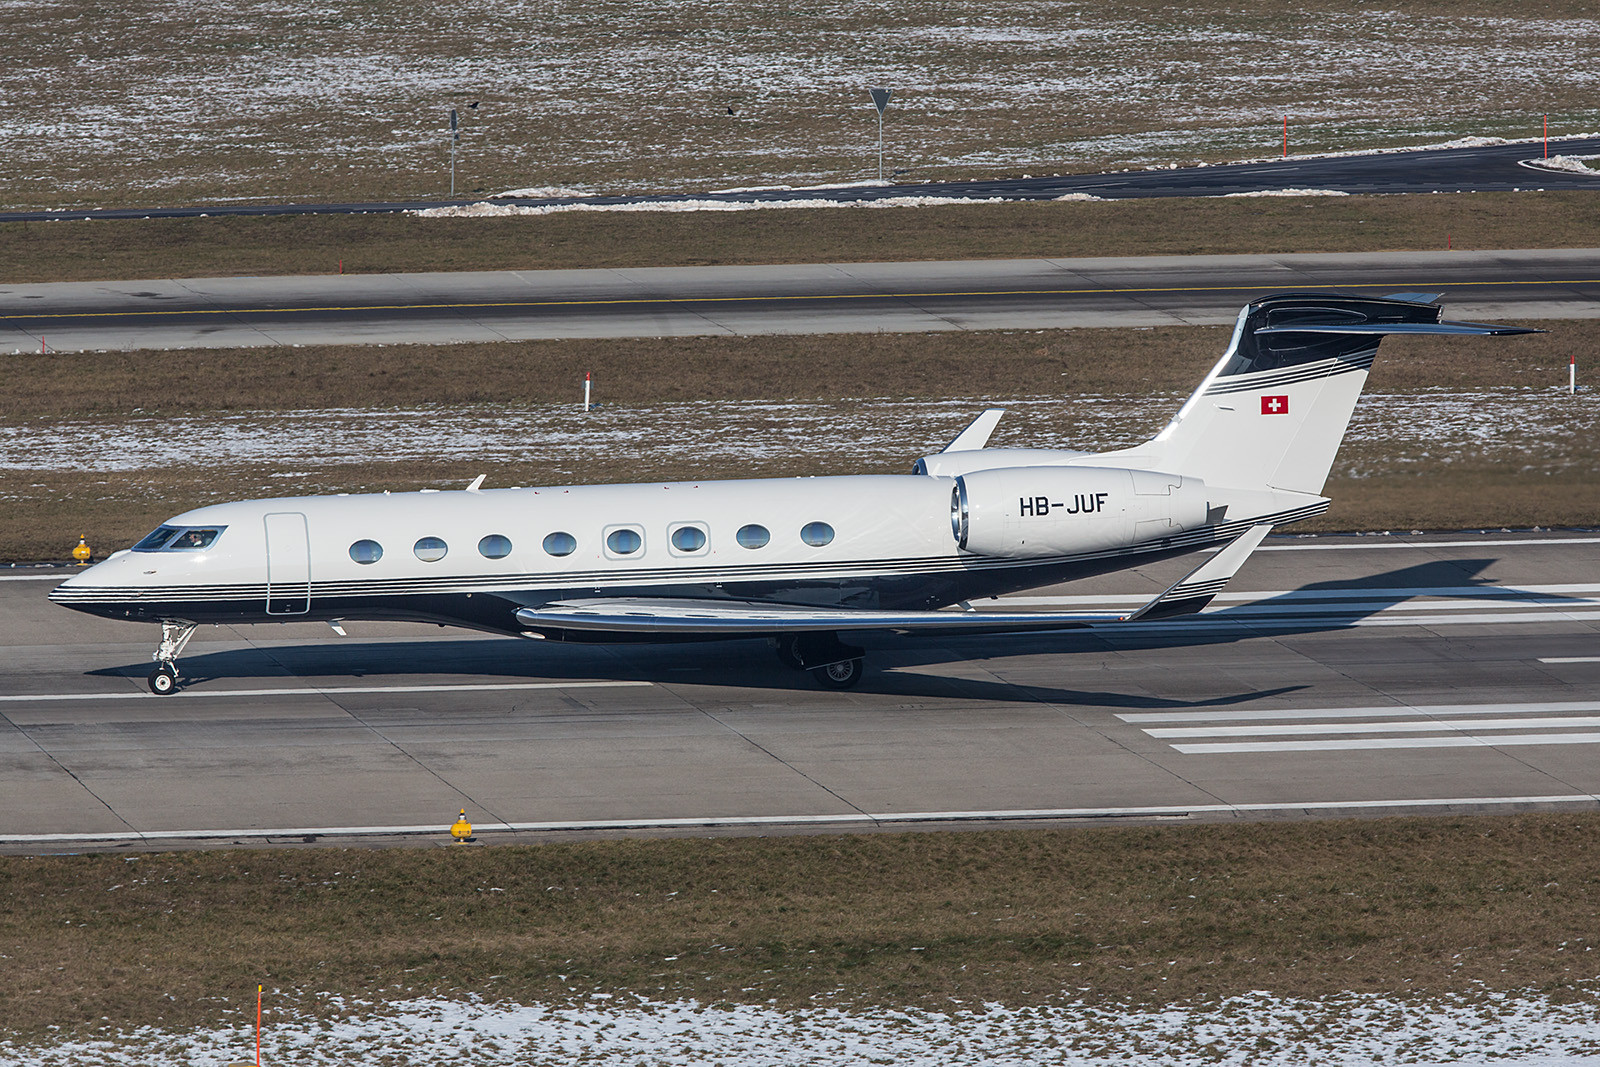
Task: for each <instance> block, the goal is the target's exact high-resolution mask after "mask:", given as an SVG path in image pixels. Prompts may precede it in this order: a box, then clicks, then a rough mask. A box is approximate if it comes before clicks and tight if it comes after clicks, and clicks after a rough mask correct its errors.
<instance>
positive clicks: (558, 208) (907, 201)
mask: <svg viewBox="0 0 1600 1067" xmlns="http://www.w3.org/2000/svg"><path fill="white" fill-rule="evenodd" d="M1089 199H1096V198H1094V197H1090V198H1089ZM1003 201H1004V198H1003V197H998V196H989V197H963V196H884V197H879V198H877V199H875V200H822V199H818V198H814V197H807V198H806V199H804V200H653V201H645V202H640V203H629V204H591V203H587V202H585V203H576V204H528V205H523V204H490V203H487V202H484V203H478V204H468V205H466V206H465V207H430V208H423V209H422V210H420V211H410V212H407V214H409V215H418V216H420V217H422V218H427V219H487V218H506V217H509V216H513V215H553V214H557V213H559V212H564V211H668V212H686V211H772V210H781V209H784V208H819V207H834V208H883V207H933V206H942V205H949V204H998V203H1002V202H1003Z"/></svg>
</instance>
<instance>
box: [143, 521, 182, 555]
mask: <svg viewBox="0 0 1600 1067" xmlns="http://www.w3.org/2000/svg"><path fill="white" fill-rule="evenodd" d="M178 530H179V527H177V526H162V527H160V528H159V529H156V530H152V531H151V532H150V533H148V534H146V535H145V536H144V537H143V538H142V539H141V540H140V541H139V543H138V544H136V545H134V546H133V550H134V551H135V552H154V551H155V550H156V549H158V548H160V547H161V546H162V545H164V544H166V543H167V542H168V541H170V540H172V535H173V534H175V533H177V532H178Z"/></svg>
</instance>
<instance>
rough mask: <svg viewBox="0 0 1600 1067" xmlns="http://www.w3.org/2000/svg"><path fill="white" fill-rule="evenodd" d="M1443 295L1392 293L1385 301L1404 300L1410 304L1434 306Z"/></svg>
mask: <svg viewBox="0 0 1600 1067" xmlns="http://www.w3.org/2000/svg"><path fill="white" fill-rule="evenodd" d="M1443 295H1444V294H1443V293H1390V294H1389V295H1388V296H1386V297H1384V299H1385V300H1404V301H1405V302H1406V303H1408V304H1434V303H1437V302H1438V300H1439V298H1440V297H1441V296H1443Z"/></svg>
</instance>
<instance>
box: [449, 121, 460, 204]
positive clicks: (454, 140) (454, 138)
mask: <svg viewBox="0 0 1600 1067" xmlns="http://www.w3.org/2000/svg"><path fill="white" fill-rule="evenodd" d="M460 142H461V127H460V124H459V123H458V122H457V121H456V109H455V108H451V109H450V198H451V199H452V200H453V199H455V195H456V145H457V144H459V143H460Z"/></svg>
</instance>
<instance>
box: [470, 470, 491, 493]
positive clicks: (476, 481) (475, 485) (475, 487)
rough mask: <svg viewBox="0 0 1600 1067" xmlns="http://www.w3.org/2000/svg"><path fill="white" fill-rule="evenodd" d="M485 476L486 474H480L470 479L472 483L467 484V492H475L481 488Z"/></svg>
mask: <svg viewBox="0 0 1600 1067" xmlns="http://www.w3.org/2000/svg"><path fill="white" fill-rule="evenodd" d="M487 477H488V475H487V474H480V475H478V476H477V477H476V478H474V479H472V484H471V485H469V486H467V492H469V493H476V492H477V491H478V490H480V489H482V488H483V480H484V479H485V478H487Z"/></svg>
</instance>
